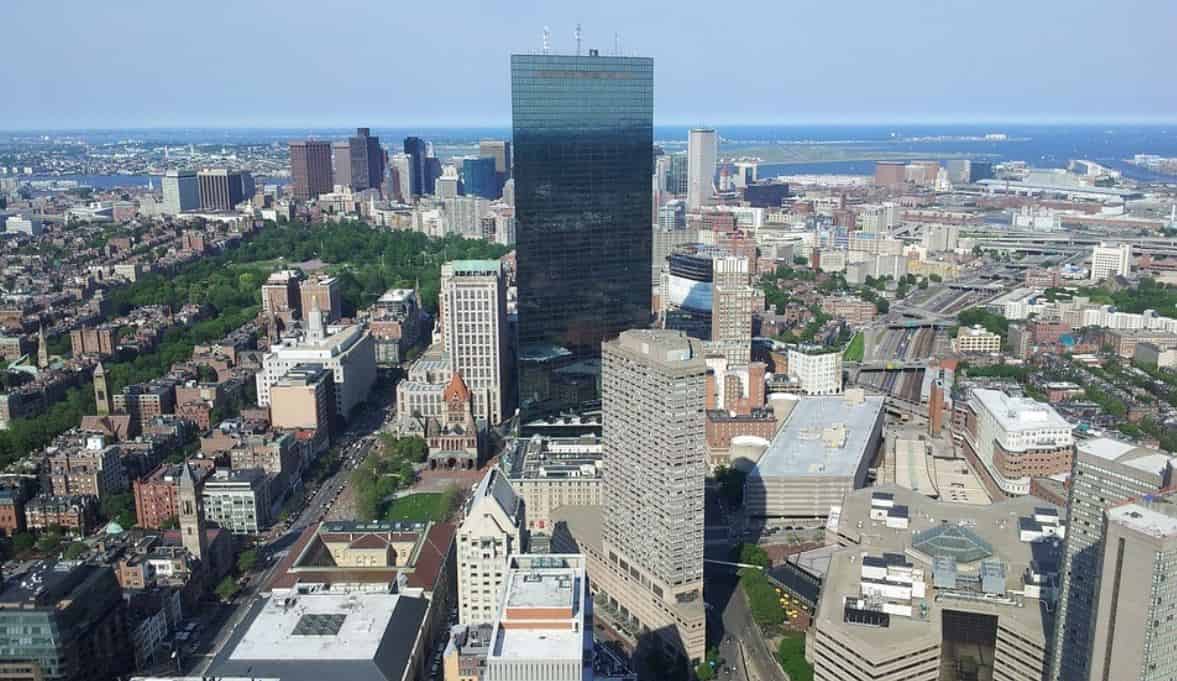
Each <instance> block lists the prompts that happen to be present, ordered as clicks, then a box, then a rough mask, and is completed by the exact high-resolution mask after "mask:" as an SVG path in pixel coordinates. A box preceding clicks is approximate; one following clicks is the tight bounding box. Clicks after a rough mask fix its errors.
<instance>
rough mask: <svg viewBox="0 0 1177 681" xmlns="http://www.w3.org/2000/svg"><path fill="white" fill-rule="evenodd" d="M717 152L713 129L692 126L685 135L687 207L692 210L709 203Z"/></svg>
mask: <svg viewBox="0 0 1177 681" xmlns="http://www.w3.org/2000/svg"><path fill="white" fill-rule="evenodd" d="M718 152H719V146H718V143H717V138H716V136H715V131H714V130H711V129H710V128H694V129H692V130H691V131H690V133H689V134H688V135H687V208H689V209H691V210H694V209H696V208H699V207H700V206H706V205H707V204H709V203H711V197H712V196H714V195H715V160H716V158H715V157H716V155H717V154H718Z"/></svg>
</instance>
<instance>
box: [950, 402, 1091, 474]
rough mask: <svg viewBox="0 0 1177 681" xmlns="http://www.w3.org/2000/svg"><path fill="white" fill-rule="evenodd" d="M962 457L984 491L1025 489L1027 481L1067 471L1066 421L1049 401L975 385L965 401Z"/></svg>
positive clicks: (1068, 442) (1068, 438)
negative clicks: (976, 473)
mask: <svg viewBox="0 0 1177 681" xmlns="http://www.w3.org/2000/svg"><path fill="white" fill-rule="evenodd" d="M967 405H968V413H967V416H966V419H967V423H966V426H965V430H964V440H965V448H964V449H965V455H966V458H969V459H971V460H972V461H973V462H974V463H976V464H979V465H978V466H977V468H978V469H979V472H980V473H981V477H982V481H983V482H985V483H986V487H988V488H989V491H990V494H993V495H996V496H1015V495H1022V494H1029V493H1030V479H1031V478H1034V477H1040V476H1050V475H1055V474H1057V473H1062V472H1065V471H1069V470H1070V469H1071V458H1072V455H1073V454H1074V444H1075V440H1074V437H1073V436H1072V435H1071V424H1069V423H1067V421H1066V419H1064V418H1063V417H1061V416H1059V414H1058V412H1056V411H1055V410H1054V409H1053V408H1052V407H1051V406H1050V405H1048V404H1044V403H1042V402H1038V401H1036V400H1032V399H1029V398H1024V397H1010V396H1009V395H1007V394H1005V393H1004V392H1001V391H999V390H988V389H984V388H977V389H973V390H972V394H971V396H970V397H969V399H968V403H967Z"/></svg>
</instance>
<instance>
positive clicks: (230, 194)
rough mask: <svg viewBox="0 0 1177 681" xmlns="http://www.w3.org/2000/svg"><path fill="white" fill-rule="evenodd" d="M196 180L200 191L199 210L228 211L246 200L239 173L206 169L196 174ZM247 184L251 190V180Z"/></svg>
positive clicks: (222, 169)
mask: <svg viewBox="0 0 1177 681" xmlns="http://www.w3.org/2000/svg"><path fill="white" fill-rule="evenodd" d="M196 179H197V185H198V188H199V190H200V210H204V211H230V210H233V208H234V207H235V206H236V205H237V204H239V203H241V202H242V201H244V200H245V198H246V195H245V193H244V186H243V173H241V172H236V171H230V170H226V169H224V168H212V169H207V168H206V169H205V170H202V171H200V172H199V173H197V174H196ZM248 184H249V185H250V189H252V185H253V179H252V178H250V180H249V181H248Z"/></svg>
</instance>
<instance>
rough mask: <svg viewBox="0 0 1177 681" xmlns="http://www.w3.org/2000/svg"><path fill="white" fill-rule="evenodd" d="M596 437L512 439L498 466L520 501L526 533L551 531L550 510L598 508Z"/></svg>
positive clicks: (600, 489)
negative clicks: (500, 464) (525, 520)
mask: <svg viewBox="0 0 1177 681" xmlns="http://www.w3.org/2000/svg"><path fill="white" fill-rule="evenodd" d="M602 456H603V454H602V447H601V438H600V437H599V436H594V435H585V436H581V437H544V436H542V435H539V434H536V435H532V436H531V437H530V438H525V439H524V438H520V439H516V440H513V441H511V442H510V443H509V444H508V445H507V448H506V450H505V451H504V454H503V457H502V462H503V468H504V470H506V471H507V474H508V476H510V479H511V487H512V489H514V490H515V493H516V494H518V495H519V497H520V498H521V499H523V505H524V508H526V509H527V530H528V531H529V532H530V533H533V534H534V533H540V534H548V535H550V534H551V533H552V529H553V526H554V522H553V512H554V511H555V510H556V509H558V508H561V507H564V506H601V505H602V504H603V503H604V496H603V491H604V490H603V485H602V479H603V475H602V473H603V470H604V469H603V467H602V465H601V461H602Z"/></svg>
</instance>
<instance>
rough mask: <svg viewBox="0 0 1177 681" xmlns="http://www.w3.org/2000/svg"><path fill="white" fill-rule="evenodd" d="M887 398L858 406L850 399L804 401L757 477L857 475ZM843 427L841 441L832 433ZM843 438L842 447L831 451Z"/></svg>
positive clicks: (770, 449)
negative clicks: (856, 472)
mask: <svg viewBox="0 0 1177 681" xmlns="http://www.w3.org/2000/svg"><path fill="white" fill-rule="evenodd" d="M883 399H884V398H883V397H881V396H867V397H865V398H863V399H862V400H861V401H854V400H850V399H847V397H846V396H844V395H833V396H828V397H803V398H801V399H800V400H798V401H797V404H796V406H795V407H793V410H792V412H791V413H790V414H789V417H788V419H787V420H786V421H785V423H784V425H782V426H781V427H780V428H779V429H778V430H777V433H776V436H775V437H773V439H772V443H771V444H770V445H769V446H768V450H766V451H765V452H764V454H763V455H762V456H761V457H760V461H759V462H758V463H757V464H756V468H754V469H753V471H752V475H753V476H756V477H770V476H785V475H788V476H806V475H812V476H845V477H851V476H853V475H854V473H855V471H856V470H858V466H859V462H860V461H861V460H862V457H863V456H864V455H865V454H866V447H867V443H868V442H869V441H870V437H871V433H872V432H873V430H874V426H875V423H876V422H877V421H878V420H879V419H880V418H881V416H882V413H883ZM838 426H842V428H843V433H842V435H843V436H842V437H841V438H838V437H836V435H837V434H836V433H831V432H830V431H831V430H836V429H837V427H838ZM827 435H830V436H835V437H833V439H831V437H827ZM839 439H840V441H841V445H840V446H831V445H832V444H833V445H836V443H837V441H838V440H839Z"/></svg>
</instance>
